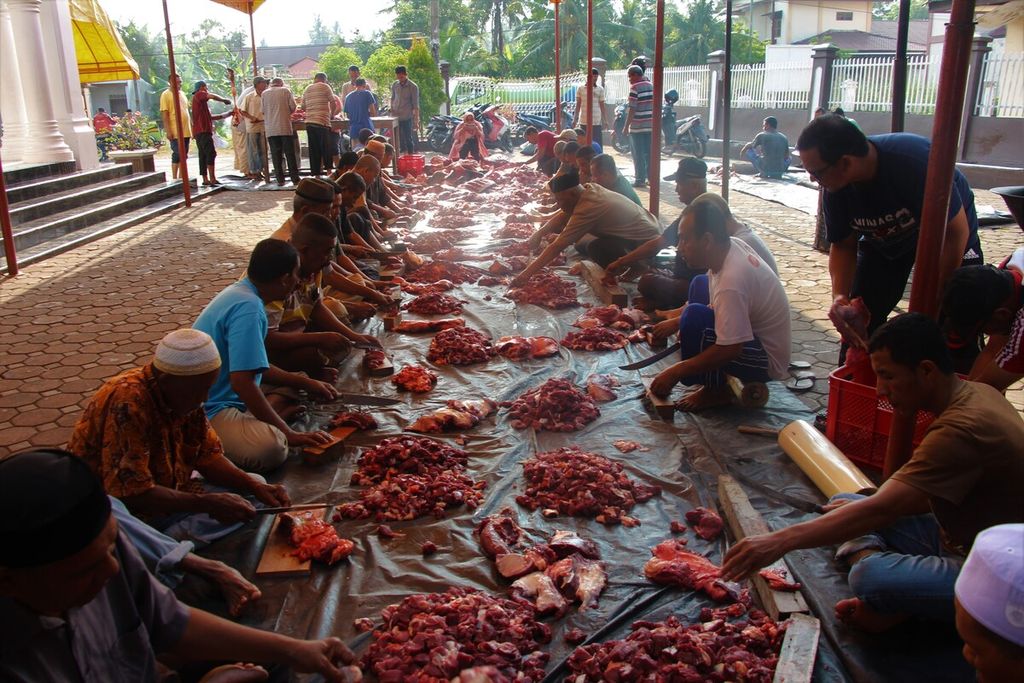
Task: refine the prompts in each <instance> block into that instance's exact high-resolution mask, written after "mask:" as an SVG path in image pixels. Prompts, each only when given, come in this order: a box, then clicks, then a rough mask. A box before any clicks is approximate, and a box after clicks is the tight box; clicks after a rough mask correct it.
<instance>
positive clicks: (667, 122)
mask: <svg viewBox="0 0 1024 683" xmlns="http://www.w3.org/2000/svg"><path fill="white" fill-rule="evenodd" d="M678 101H679V93H678V92H676V91H675V90H669V91H668V92H667V93H665V106H663V107H662V108H661V144H662V149H663V150H664V151H665V152H667V153H669V154H671V153H672V152H674V151H675V145H676V108H675V104H676V102H678Z"/></svg>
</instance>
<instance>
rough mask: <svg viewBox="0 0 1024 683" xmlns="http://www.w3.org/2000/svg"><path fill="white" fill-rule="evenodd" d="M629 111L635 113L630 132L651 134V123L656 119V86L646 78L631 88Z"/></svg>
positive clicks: (630, 124)
mask: <svg viewBox="0 0 1024 683" xmlns="http://www.w3.org/2000/svg"><path fill="white" fill-rule="evenodd" d="M629 109H630V111H632V112H633V119H632V120H631V121H630V123H629V132H631V133H649V132H651V130H652V129H651V121H652V119H653V117H654V113H653V112H654V86H653V85H651V82H650V81H649V80H647V79H646V78H644V80H642V81H637V82H636V83H634V84H633V85H632V86H631V87H630V89H629Z"/></svg>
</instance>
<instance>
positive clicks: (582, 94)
mask: <svg viewBox="0 0 1024 683" xmlns="http://www.w3.org/2000/svg"><path fill="white" fill-rule="evenodd" d="M586 97H587V84H586V83H584V84H583V85H581V86H580V87H578V88H577V89H576V110H577V111H579V113H580V120H579V125H581V126H585V125H587V110H586V108H585V107H584V106H583V100H584V99H586ZM590 103H591V106H592V107H593V108H594V125H595V126H600V125H601V114H602V113H603V112H604V88H602V87H601V86H599V85H595V86H594V97H593V98H592V99H591V100H590Z"/></svg>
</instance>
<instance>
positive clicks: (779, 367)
mask: <svg viewBox="0 0 1024 683" xmlns="http://www.w3.org/2000/svg"><path fill="white" fill-rule="evenodd" d="M730 241H731V244H730V246H729V253H728V255H726V257H725V263H723V264H722V269H721V270H719V271H718V272H717V273H715V272H709V275H710V277H709V278H708V279H709V285H710V289H711V308H713V309H714V311H715V336H716V337H717V340H716V343H717V344H721V345H723V346H728V345H730V344H742V343H744V342H748V341H751V340H752V339H754V338H755V337H757V339H759V340H760V341H761V344H762V345H763V346H764V350H765V351H766V352H767V353H768V374H769V376H771V377H772V379H785V378H786V377H787V376H788V374H789V373H788V369H789V358H790V351H791V336H790V335H791V332H790V321H789V299H788V298H787V297H786V292H785V290H784V289H783V288H782V282H780V281H779V278H778V276H777V275H775V273H773V272H772V271H771V269H770V268H769V267H768V265H767V264H766V263H765V262H764V261H763V260H761V257H760V256H758V255H757V254H756V253H755V252H754V250H753V249H751V248H750V247H749V246H748V245H747V244H746V243H745V242H743V241H742V240H739V239H736V238H735V237H732V238H730Z"/></svg>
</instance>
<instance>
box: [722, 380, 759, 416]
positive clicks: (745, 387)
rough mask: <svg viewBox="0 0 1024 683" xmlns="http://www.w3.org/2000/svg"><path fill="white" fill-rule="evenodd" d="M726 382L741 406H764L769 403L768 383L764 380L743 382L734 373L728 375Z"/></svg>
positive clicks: (737, 403)
mask: <svg viewBox="0 0 1024 683" xmlns="http://www.w3.org/2000/svg"><path fill="white" fill-rule="evenodd" d="M725 382H726V384H727V385H728V387H729V390H730V391H732V395H733V397H734V398H735V402H736V405H738V406H740V407H741V408H763V407H764V406H765V404H767V403H768V385H767V384H765V383H764V382H743V381H742V380H740V379H738V378H736V377H733V376H732V375H726V376H725Z"/></svg>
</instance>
